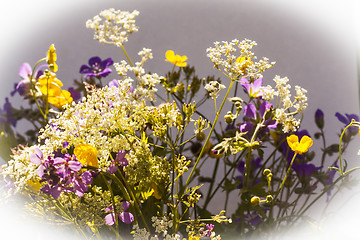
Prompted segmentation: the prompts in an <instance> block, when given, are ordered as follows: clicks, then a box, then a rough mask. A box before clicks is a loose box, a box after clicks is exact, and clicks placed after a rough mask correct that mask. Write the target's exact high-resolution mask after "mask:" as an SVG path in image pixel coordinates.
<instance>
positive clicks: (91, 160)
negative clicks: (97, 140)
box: [74, 144, 98, 167]
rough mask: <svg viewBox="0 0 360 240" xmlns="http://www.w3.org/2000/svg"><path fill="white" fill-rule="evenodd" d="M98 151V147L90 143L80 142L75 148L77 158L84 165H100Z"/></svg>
mask: <svg viewBox="0 0 360 240" xmlns="http://www.w3.org/2000/svg"><path fill="white" fill-rule="evenodd" d="M97 153H98V152H97V149H96V148H94V147H93V146H91V145H89V144H80V145H77V146H76V147H75V149H74V154H75V156H76V158H77V159H78V160H79V161H80V162H81V164H83V165H84V166H92V167H98V159H97Z"/></svg>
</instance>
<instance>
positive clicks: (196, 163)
mask: <svg viewBox="0 0 360 240" xmlns="http://www.w3.org/2000/svg"><path fill="white" fill-rule="evenodd" d="M233 84H234V80H231V83H230V85H229V88H228V90H227V92H226V95H225V97H224V99H223V101H222V103H221V106H220V108H219V111H218V112H217V113H216V116H215V119H214V122H213V125H212V127H211V129H210V132H209V134H208V135H207V138H206V141H205V143H204V145H203V147H202V148H201V152H200V154H199V156H198V158H197V159H196V162H195V164H194V166H193V168H192V170H191V172H190V175H189V176H188V178H187V181H186V183H185V185H184V188H185V189H186V187H187V186H188V185H189V183H190V179H191V177H192V175H193V174H194V173H195V169H196V167H197V165H198V164H199V161H200V158H201V157H202V155H203V154H204V152H205V146H206V145H207V143H208V142H209V140H210V136H211V134H212V133H213V131H214V129H215V125H216V123H217V121H218V119H219V116H220V112H221V110H222V109H223V107H224V105H225V102H226V100H227V98H228V96H229V94H230V90H231V88H232V86H233Z"/></svg>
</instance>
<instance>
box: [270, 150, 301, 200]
mask: <svg viewBox="0 0 360 240" xmlns="http://www.w3.org/2000/svg"><path fill="white" fill-rule="evenodd" d="M296 155H297V153H296V152H295V154H294V157H293V158H292V160H291V163H290V166H289V168H288V170H287V172H286V175H285V177H284V179H283V181H282V183H281V185H280V187H279V190H278V191H277V193H276V195H275V197H274V201H275V200H276V198H277V196H278V195H279V193H280V191H281V189H282V187H283V186H284V185H285V181H286V178H287V177H288V176H289V173H290V170H291V167H292V165H293V163H294V160H295V157H296Z"/></svg>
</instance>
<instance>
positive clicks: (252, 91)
mask: <svg viewBox="0 0 360 240" xmlns="http://www.w3.org/2000/svg"><path fill="white" fill-rule="evenodd" d="M262 83H263V79H262V78H258V79H255V80H254V82H252V83H250V82H249V80H247V79H246V78H242V79H240V84H241V85H242V86H243V87H244V90H245V91H246V93H247V94H248V95H249V97H251V98H257V97H261V96H262V94H263V92H262V90H261V86H262Z"/></svg>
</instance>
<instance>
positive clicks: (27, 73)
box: [10, 62, 43, 96]
mask: <svg viewBox="0 0 360 240" xmlns="http://www.w3.org/2000/svg"><path fill="white" fill-rule="evenodd" d="M41 67H42V66H40V68H41ZM31 74H32V69H31V66H30V64H29V63H27V62H26V63H23V64H22V65H21V67H20V69H19V75H20V77H21V78H22V80H21V81H20V82H19V83H16V84H15V87H14V90H13V91H12V92H11V93H10V94H11V96H14V95H15V93H17V92H18V93H19V94H20V96H27V95H29V92H30V88H31V82H30V77H31ZM42 74H43V72H42V71H41V70H37V71H36V72H35V78H36V79H38V78H39V77H40V76H41V75H42Z"/></svg>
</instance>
